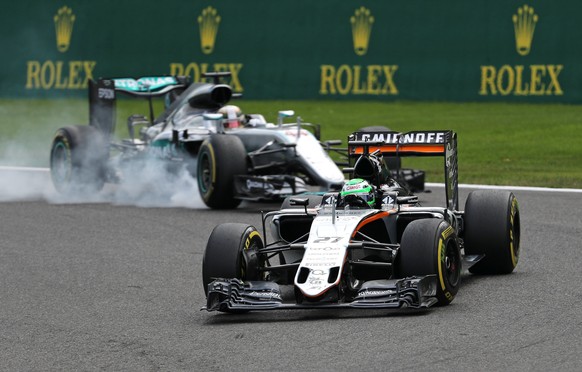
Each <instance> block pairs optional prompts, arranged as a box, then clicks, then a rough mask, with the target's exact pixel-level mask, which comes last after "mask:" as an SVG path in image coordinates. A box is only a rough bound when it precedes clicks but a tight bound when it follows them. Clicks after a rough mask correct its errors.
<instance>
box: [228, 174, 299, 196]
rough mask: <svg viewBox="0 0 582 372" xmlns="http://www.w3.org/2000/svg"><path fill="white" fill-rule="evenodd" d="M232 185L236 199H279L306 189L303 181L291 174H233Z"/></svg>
mask: <svg viewBox="0 0 582 372" xmlns="http://www.w3.org/2000/svg"><path fill="white" fill-rule="evenodd" d="M234 187H235V191H236V194H235V196H236V197H237V198H238V199H244V200H255V201H257V200H280V199H284V198H285V197H287V196H290V195H295V194H301V193H304V192H306V191H307V188H306V187H305V182H304V181H303V180H302V179H301V178H299V177H295V176H291V175H265V176H242V175H236V176H234Z"/></svg>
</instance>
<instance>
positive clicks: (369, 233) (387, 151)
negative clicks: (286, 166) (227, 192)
mask: <svg viewBox="0 0 582 372" xmlns="http://www.w3.org/2000/svg"><path fill="white" fill-rule="evenodd" d="M348 152H349V154H350V157H351V159H352V161H351V164H353V166H352V167H351V168H349V169H348V172H350V173H351V177H350V178H351V180H350V181H348V182H346V183H345V185H344V186H343V188H342V190H341V191H340V192H330V193H327V194H324V195H305V196H294V197H290V198H288V199H286V200H285V201H284V202H283V205H282V208H281V210H277V211H274V212H269V213H265V214H263V216H262V221H263V226H262V227H263V232H262V234H261V233H259V231H258V230H257V229H256V228H255V227H254V226H250V225H247V224H240V223H225V224H221V225H219V226H217V227H215V229H214V230H213V231H212V233H211V235H210V238H209V240H208V243H207V246H206V250H205V253H204V259H203V268H202V270H203V285H204V290H205V293H206V306H205V309H206V310H208V311H222V312H235V313H236V312H245V311H249V310H272V309H301V308H397V309H400V308H413V309H422V308H428V307H430V306H433V305H447V304H449V303H450V302H451V301H453V299H454V298H455V295H456V294H457V291H458V290H459V286H460V279H461V270H462V267H463V265H466V267H467V268H468V269H469V271H470V272H472V273H480V274H497V273H502V274H508V273H511V272H512V271H513V270H514V268H515V267H516V265H517V261H518V257H519V242H520V214H519V208H518V204H517V199H516V198H515V196H514V195H513V194H512V193H511V192H507V191H492V190H475V191H473V192H471V193H470V194H469V196H468V198H467V201H466V204H465V209H464V211H461V210H459V205H458V204H459V201H458V183H457V175H458V172H457V136H456V134H455V133H454V132H452V131H418V132H409V133H396V132H381V131H380V132H374V133H370V132H356V133H353V134H352V135H350V137H349V142H348ZM385 155H386V156H397V157H401V156H414V155H418V156H440V157H443V158H444V163H445V166H444V168H445V186H446V187H445V190H446V206H445V207H441V206H439V207H425V206H421V205H420V203H419V202H418V197H417V196H415V195H413V194H412V193H411V192H410V191H409V190H408V189H407V188H406V187H404V186H403V185H402V184H400V183H399V182H398V181H397V180H395V179H394V178H393V177H392V176H391V174H390V172H389V171H388V169H387V167H386V165H385V161H384V159H383V157H384V156H385ZM266 226H269V227H270V229H271V233H272V235H273V236H274V237H275V241H274V242H268V241H267V231H265V230H266Z"/></svg>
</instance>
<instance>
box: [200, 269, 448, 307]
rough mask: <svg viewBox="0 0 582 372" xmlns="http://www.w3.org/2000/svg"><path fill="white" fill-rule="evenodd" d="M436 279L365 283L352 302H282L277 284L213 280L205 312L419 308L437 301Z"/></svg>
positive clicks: (417, 278) (425, 277)
mask: <svg viewBox="0 0 582 372" xmlns="http://www.w3.org/2000/svg"><path fill="white" fill-rule="evenodd" d="M436 285H437V283H436V277H435V276H434V275H428V276H424V277H411V278H405V279H393V280H374V281H370V282H366V283H364V284H363V285H362V287H361V288H360V289H359V290H358V292H357V293H356V295H355V296H354V297H353V299H352V300H351V301H343V302H342V301H338V302H303V303H296V302H284V301H283V298H282V295H281V290H280V288H279V285H278V284H277V283H274V282H268V281H242V280H240V279H216V280H214V281H213V282H211V283H210V284H208V296H207V303H206V307H204V308H202V310H207V311H238V310H242V311H248V310H280V309H316V308H317V309H322V308H325V309H329V308H352V309H404V308H411V309H422V308H429V307H430V306H432V305H434V304H435V303H436V302H437V299H436V298H435V295H436Z"/></svg>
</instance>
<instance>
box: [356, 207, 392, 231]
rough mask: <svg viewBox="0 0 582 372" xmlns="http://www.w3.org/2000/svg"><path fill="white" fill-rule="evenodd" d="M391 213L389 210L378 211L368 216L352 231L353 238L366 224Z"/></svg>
mask: <svg viewBox="0 0 582 372" xmlns="http://www.w3.org/2000/svg"><path fill="white" fill-rule="evenodd" d="M389 214H390V213H389V212H387V211H382V212H379V213H376V214H374V215H372V216H370V217H368V218H366V219H365V220H363V221H362V222H360V223H359V224H358V226H356V228H355V229H354V232H353V233H352V238H354V237H355V236H356V233H357V232H358V231H359V230H360V229H361V228H362V227H364V226H365V225H367V224H369V223H370V222H374V221H376V220H378V219H380V218H383V217H386V216H388V215H389Z"/></svg>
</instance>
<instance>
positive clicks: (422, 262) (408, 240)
mask: <svg viewBox="0 0 582 372" xmlns="http://www.w3.org/2000/svg"><path fill="white" fill-rule="evenodd" d="M399 256H400V257H399V260H400V261H399V276H400V277H402V278H406V277H410V276H424V275H435V276H436V278H437V291H436V298H437V300H438V302H437V304H438V305H448V304H449V303H451V301H453V299H454V298H455V295H456V294H457V292H458V290H459V285H460V282H461V269H462V267H461V253H460V251H459V245H458V242H457V235H456V232H455V230H454V229H453V227H452V226H451V225H449V224H448V223H447V222H446V221H444V220H441V219H437V218H426V219H421V220H416V221H412V222H411V223H410V224H409V225H408V226H407V227H406V229H405V230H404V234H403V235H402V240H401V243H400V250H399Z"/></svg>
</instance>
